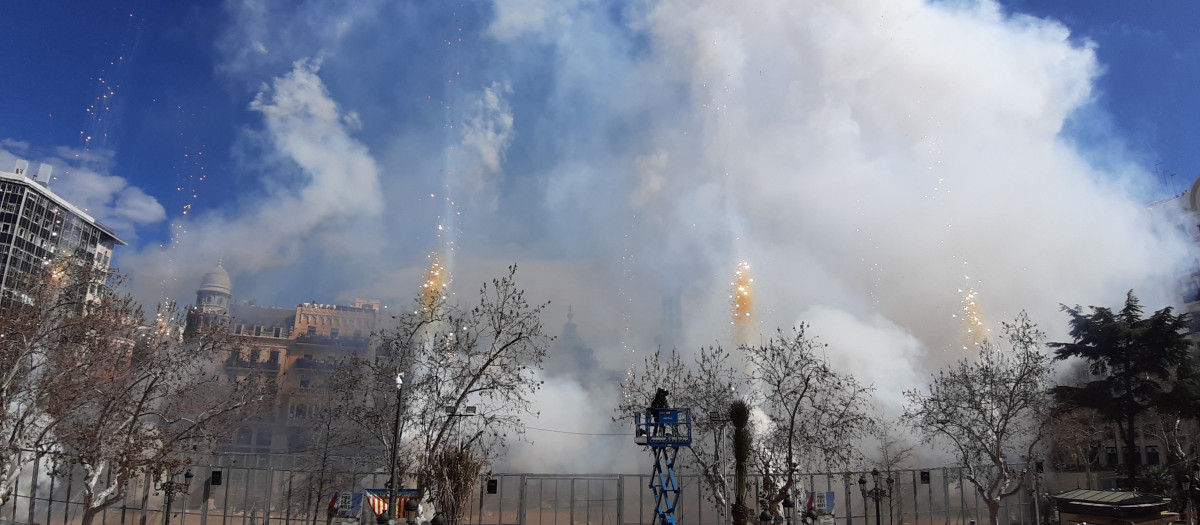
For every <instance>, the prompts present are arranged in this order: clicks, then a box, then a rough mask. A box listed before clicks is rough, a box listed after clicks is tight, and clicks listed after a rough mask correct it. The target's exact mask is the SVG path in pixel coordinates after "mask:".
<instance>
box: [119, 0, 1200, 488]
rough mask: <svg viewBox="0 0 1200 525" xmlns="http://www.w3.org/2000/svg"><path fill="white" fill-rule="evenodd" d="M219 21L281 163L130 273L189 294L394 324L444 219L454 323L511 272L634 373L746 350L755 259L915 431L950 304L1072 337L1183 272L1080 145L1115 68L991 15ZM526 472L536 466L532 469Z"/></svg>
mask: <svg viewBox="0 0 1200 525" xmlns="http://www.w3.org/2000/svg"><path fill="white" fill-rule="evenodd" d="M228 10H229V12H230V13H231V16H232V17H233V23H231V24H230V26H229V29H228V32H226V33H224V34H223V35H221V36H220V37H219V42H220V46H221V49H223V50H225V53H226V54H225V57H226V60H225V62H224V63H223V64H221V65H220V68H219V69H220V70H221V71H224V72H225V73H226V74H227V75H229V76H230V78H231V79H232V81H233V82H235V83H238V84H242V85H257V84H258V83H262V82H265V81H269V82H270V86H269V87H266V88H264V89H262V90H261V92H260V93H259V95H258V96H257V97H256V98H254V101H253V103H251V104H250V108H251V109H252V110H253V111H255V112H258V113H259V114H261V115H262V117H263V124H262V130H261V131H259V130H250V131H247V132H246V133H245V139H246V140H247V141H251V140H252V139H258V140H259V141H258V142H255V143H254V147H247V151H250V152H252V153H257V154H261V155H259V156H260V157H262V158H252V159H246V160H244V161H243V162H244V164H245V165H246V166H247V167H256V168H261V167H263V166H266V167H267V168H269V170H267V171H258V170H246V172H245V173H241V174H239V176H249V177H255V178H262V179H264V180H263V181H262V186H263V187H264V188H266V191H264V192H262V194H259V195H251V196H246V197H245V198H244V199H243V200H242V201H241V202H240V203H239V205H238V206H237V207H236V208H235V207H232V206H231V207H229V208H228V209H226V210H224V211H223V212H221V213H214V214H212V215H209V216H201V217H198V218H196V219H194V220H189V221H187V222H186V223H183V224H185V226H186V230H187V233H186V234H185V235H183V236H182V237H181V239H180V242H179V243H178V245H177V246H174V247H173V248H167V249H162V250H158V249H150V250H146V251H143V252H142V253H140V254H138V255H136V256H134V257H133V263H131V264H125V265H124V266H125V267H128V268H137V270H136V271H138V272H146V273H149V274H150V277H152V278H151V279H150V282H154V283H160V282H161V283H168V284H167V285H166V288H167V293H169V294H173V295H174V296H188V295H190V294H191V293H192V291H193V290H194V288H195V285H196V283H197V282H198V280H199V278H200V276H201V275H203V273H204V271H205V270H206V269H207V267H208V266H210V265H211V264H212V261H213V260H215V259H216V257H218V256H223V257H224V258H225V261H226V267H227V268H229V269H230V270H231V273H233V278H234V282H235V288H238V287H239V286H242V288H241V289H242V290H244V289H245V288H246V287H247V284H246V283H250V282H254V283H257V284H255V285H254V286H257V288H255V289H254V291H255V292H256V293H260V294H266V295H267V297H272V295H271V293H272V292H273V293H274V295H273V296H274V297H283V298H292V297H294V290H293V288H295V287H296V286H297V283H302V284H306V285H310V284H309V283H312V282H314V281H327V282H332V283H336V284H335V285H331V286H336V287H337V288H336V290H335V292H341V293H342V294H343V295H346V296H349V295H350V294H354V295H371V296H374V297H380V298H381V299H384V300H385V301H391V302H393V303H394V302H399V301H403V300H404V298H406V297H408V296H409V295H410V294H411V292H413V291H415V289H416V276H419V275H420V269H421V268H420V267H421V266H423V264H424V261H425V257H424V256H425V254H426V253H427V252H428V251H431V250H435V249H437V248H438V247H439V243H441V242H443V241H444V240H445V238H444V237H442V236H441V234H440V233H437V231H436V227H437V226H439V225H443V224H445V222H446V221H445V220H444V219H445V218H446V217H447V216H450V217H453V219H452V220H453V222H454V226H453V227H452V229H453V230H455V231H457V230H458V229H461V235H457V233H456V234H455V235H457V236H456V237H455V239H456V245H457V246H458V249H457V250H456V252H455V256H454V257H455V260H454V264H453V265H452V268H451V270H452V271H453V272H454V273H455V283H456V284H455V286H456V287H459V288H458V292H457V293H458V294H459V296H460V297H465V298H470V296H471V293H472V292H473V291H474V290H475V289H476V287H477V283H479V282H482V281H483V280H484V279H485V278H486V277H487V276H489V275H496V274H498V273H500V272H502V271H503V265H504V264H505V263H507V262H511V261H516V262H517V263H518V264H520V265H521V266H522V268H523V270H522V272H521V273H520V274H519V275H520V276H521V279H522V282H523V283H524V284H525V285H526V286H527V287H528V288H530V291H531V294H532V295H531V296H532V297H533V298H535V299H540V298H547V299H552V300H553V301H554V305H555V306H554V309H552V310H550V311H549V312H548V314H547V319H561V318H562V317H561V316H562V315H564V314H565V308H566V305H568V304H574V305H575V312H576V313H577V318H576V320H577V322H578V323H579V324H580V330H581V333H585V334H587V335H585V337H588V338H589V339H588V344H589V345H591V346H592V347H593V348H594V349H595V351H596V356H597V358H598V359H600V360H601V362H602V363H604V364H606V365H607V366H608V367H609V368H611V369H616V370H621V369H623V368H624V366H625V365H627V364H628V363H631V362H636V361H639V360H640V355H641V353H643V352H645V351H648V350H652V349H653V347H654V346H655V342H656V341H668V344H669V342H672V341H673V342H675V343H677V344H679V345H680V347H681V348H682V349H684V350H685V351H690V350H691V349H694V348H697V347H699V346H700V345H703V344H709V343H712V342H714V341H715V342H721V343H726V342H727V341H728V337H729V332H728V326H729V322H728V308H729V304H728V286H729V284H728V283H729V281H730V278H731V276H732V273H733V269H734V267H735V265H736V264H737V262H738V261H739V260H741V259H743V258H744V259H746V260H748V261H749V262H750V264H751V268H752V269H751V273H752V275H753V276H754V278H755V284H756V290H757V305H758V312H757V318H758V323H759V324H758V326H759V327H760V328H761V330H762V332H763V333H764V334H765V335H766V336H769V335H770V333H771V332H772V331H773V330H774V329H775V328H777V327H782V328H784V329H785V330H786V329H788V328H789V327H790V326H791V325H792V323H794V322H796V321H797V320H804V321H806V322H809V323H811V325H812V327H811V330H812V332H813V333H815V334H819V335H820V336H821V339H822V340H824V341H826V342H828V343H829V344H830V346H829V353H830V358H831V359H832V360H833V361H834V362H835V363H838V364H840V365H841V366H844V367H845V368H846V370H848V371H853V372H854V373H855V374H856V375H858V376H859V378H860V379H861V380H863V381H864V382H869V383H875V384H876V386H877V387H878V388H879V389H880V391H881V395H885V394H886V395H889V396H890V397H886V398H885V399H881V403H883V404H886V405H887V407H888V409H889V411H894V409H895V408H896V406H897V405H895V401H896V398H895V395H894V394H895V393H896V392H899V391H901V390H904V389H906V388H913V387H917V386H919V384H920V383H921V382H923V381H924V380H925V379H926V377H927V375H926V374H927V372H928V371H929V369H930V368H934V367H936V366H937V365H938V364H940V363H943V362H947V361H950V360H953V359H956V358H957V357H959V356H960V355H962V353H961V347H962V344H961V342H962V338H963V337H964V330H965V327H964V323H963V322H962V320H961V318H956V317H955V315H956V314H959V313H960V311H961V306H962V305H961V300H962V293H961V292H960V291H959V290H960V289H965V288H971V289H974V290H975V291H976V292H977V293H978V294H979V295H978V297H979V304H980V309H981V312H982V314H983V316H984V317H985V318H986V319H987V320H988V321H989V322H993V323H998V322H1000V321H1004V320H1011V319H1013V318H1014V317H1015V316H1016V314H1017V312H1019V311H1021V310H1027V311H1028V312H1029V314H1030V316H1031V317H1032V319H1033V320H1034V321H1036V322H1038V323H1039V324H1040V325H1041V327H1042V328H1043V329H1044V330H1045V331H1046V332H1048V333H1049V334H1050V336H1051V338H1056V337H1059V338H1060V337H1064V332H1065V322H1066V319H1065V317H1064V316H1063V315H1062V314H1061V313H1060V312H1059V311H1058V304H1059V303H1068V304H1076V303H1080V304H1100V305H1105V304H1107V305H1113V304H1118V303H1119V301H1120V300H1121V299H1122V297H1123V293H1124V292H1125V291H1126V290H1128V289H1130V288H1134V289H1136V290H1137V291H1138V292H1139V293H1140V294H1141V295H1142V296H1143V298H1144V299H1146V304H1147V305H1161V304H1163V303H1164V302H1165V301H1169V300H1170V297H1171V295H1170V292H1169V285H1170V284H1171V279H1173V276H1174V275H1175V273H1174V272H1175V271H1176V270H1177V269H1178V267H1179V265H1181V264H1183V263H1184V262H1187V261H1190V253H1191V250H1192V248H1191V247H1189V246H1187V244H1186V242H1184V241H1183V240H1182V239H1179V238H1175V237H1171V236H1169V235H1158V234H1156V233H1155V232H1156V230H1155V228H1154V225H1153V224H1152V223H1151V221H1150V217H1149V214H1147V213H1145V206H1144V203H1142V202H1141V197H1140V195H1142V193H1143V188H1142V187H1141V186H1140V185H1139V181H1143V180H1145V181H1149V180H1150V177H1149V176H1147V174H1146V173H1145V168H1144V167H1143V168H1140V169H1139V168H1138V167H1137V162H1136V159H1128V158H1124V157H1123V155H1122V153H1121V151H1122V150H1121V149H1120V148H1110V149H1108V150H1107V151H1106V156H1105V157H1104V158H1098V157H1094V156H1091V155H1090V152H1087V151H1084V150H1082V149H1081V148H1080V146H1079V145H1076V144H1073V143H1072V140H1071V137H1065V136H1063V135H1062V130H1063V126H1064V123H1065V122H1066V121H1067V120H1068V119H1070V118H1071V117H1072V116H1074V115H1079V114H1081V113H1093V112H1097V111H1099V110H1098V108H1097V107H1096V106H1095V105H1094V101H1093V97H1094V94H1093V89H1094V87H1093V86H1094V83H1095V80H1096V77H1097V75H1099V74H1100V71H1101V70H1102V65H1101V64H1098V63H1097V60H1096V56H1095V53H1094V50H1093V49H1092V48H1091V47H1090V46H1089V45H1087V44H1083V45H1080V44H1077V43H1075V42H1073V41H1072V40H1071V39H1070V38H1069V37H1070V35H1069V33H1068V31H1067V30H1066V28H1064V27H1063V26H1062V25H1061V24H1058V23H1056V22H1054V21H1049V20H1041V19H1036V18H1031V17H1027V16H1022V15H1019V14H1008V13H1004V12H1002V11H1001V10H1000V8H999V7H998V6H997V5H996V4H995V3H994V2H990V1H982V0H981V1H978V2H964V3H928V2H923V1H919V0H899V1H897V0H887V1H884V0H879V1H865V2H852V3H848V2H834V1H828V2H793V1H787V0H767V1H763V2H755V3H754V4H753V5H750V4H746V3H739V2H727V1H718V0H701V1H696V0H662V1H658V2H635V3H628V2H602V1H596V2H576V3H571V4H563V3H555V2H540V1H536V0H526V1H523V2H512V3H509V2H496V3H495V4H494V5H490V6H488V5H486V4H471V5H469V6H459V7H458V8H455V9H450V8H447V7H444V6H440V5H437V4H430V5H416V4H411V5H410V4H406V5H405V6H404V7H387V6H384V5H383V4H380V3H363V5H359V4H358V3H355V4H352V5H343V6H332V5H328V4H325V3H318V2H313V3H305V4H302V5H300V6H286V7H285V6H274V5H271V4H269V3H265V2H262V3H260V2H250V1H245V2H233V3H231V4H230V5H229V7H228ZM301 36H302V37H303V38H301ZM256 50H257V51H256ZM306 57H321V60H320V61H316V60H307V59H306ZM296 60H299V61H298V62H295V63H294V65H293V66H291V69H290V71H289V72H287V73H286V74H282V75H279V76H277V77H275V78H273V79H272V78H263V77H262V75H263V74H262V73H261V71H264V70H272V69H271V67H268V66H276V67H278V65H279V64H291V63H293V61H296ZM318 65H319V67H318ZM351 131H353V133H354V134H353V136H352V135H351ZM259 150H262V151H259ZM231 176H232V175H231ZM447 194H449V195H450V198H452V199H455V200H456V201H457V204H456V205H454V206H455V207H454V208H453V209H450V210H449V211H448V210H447V208H446V204H445V202H446V200H447V197H446V195H447ZM458 213H461V214H462V216H461V218H458ZM164 261H165V262H164ZM289 268H290V269H292V270H289ZM159 269H161V271H160V270H159ZM154 272H159V273H158V274H155V273H154ZM313 276H320V279H315V278H314V277H313ZM139 279H140V278H139ZM238 293H240V292H239V290H235V294H238ZM664 297H665V298H667V300H666V301H664ZM323 300H327V299H323ZM664 303H666V304H664ZM284 304H286V303H284ZM672 307H674V308H675V309H676V310H677V311H678V312H679V315H680V317H681V319H682V325H683V328H682V330H683V333H682V334H678V337H677V338H675V337H667V335H669V334H665V332H667V331H668V330H669V328H664V320H669V319H667V318H668V317H669V316H667V315H665V314H664V312H666V311H668V310H671V309H672ZM547 324H552V323H550V322H549V321H547ZM548 393H553V394H555V395H543V397H541V398H539V403H541V404H542V407H543V412H544V413H546V414H556V415H558V416H556V417H554V418H551V420H552V421H554V423H553V426H557V428H560V429H563V430H579V429H580V428H591V427H587V425H589V424H590V423H581V421H585V422H586V421H592V420H596V419H599V418H603V420H604V421H607V414H604V413H603V412H605V411H600V410H595V411H592V412H591V413H590V414H589V413H582V412H579V411H576V412H575V413H576V414H578V415H579V417H577V418H576V419H575V420H573V421H572V420H571V418H570V417H568V416H569V414H571V413H572V412H571V411H570V409H569V408H568V407H569V406H570V405H569V403H576V402H578V400H579V399H580V398H581V397H582V394H580V391H579V390H578V389H574V390H573V389H572V387H571V385H563V384H560V385H553V386H551V387H548ZM589 399H590V400H591V401H592V403H591V404H592V405H601V404H603V403H604V400H601V399H596V398H595V396H592V397H590V398H589ZM612 402H613V403H615V402H616V399H615V398H614V399H613V400H612ZM597 412H601V413H597ZM542 424H545V425H546V426H548V427H549V426H552V424H550V423H542ZM579 425H582V426H579ZM556 443H559V442H556ZM587 443H588V440H586V439H582V438H581V439H579V440H576V441H563V442H561V445H562V446H568V445H572V444H574V445H575V446H577V447H582V446H587ZM556 446H558V445H556ZM579 450H583V449H579ZM563 454H567V452H565V449H564V452H563ZM576 455H577V456H578V457H588V455H587V454H586V453H583V452H579V453H577V454H576ZM513 457H514V458H519V459H520V460H518V459H514V460H513V461H511V462H510V465H512V466H513V467H514V468H525V469H527V470H543V469H542V468H538V464H537V463H536V462H537V461H538V460H539V459H540V458H542V457H544V456H543V455H538V454H534V453H531V452H529V451H521V450H514V456H513ZM522 461H527V462H528V463H522ZM606 461H607V460H606ZM605 464H607V463H597V464H596V466H595V468H584V467H583V466H580V465H578V464H571V465H561V468H571V469H577V470H602V469H603V467H604V465H605Z"/></svg>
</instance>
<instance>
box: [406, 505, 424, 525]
mask: <svg viewBox="0 0 1200 525" xmlns="http://www.w3.org/2000/svg"><path fill="white" fill-rule="evenodd" d="M419 509H420V505H418V504H417V501H416V500H412V499H410V500H408V501H406V502H404V520H405V521H407V522H408V525H413V523H415V522H416V520H417V510H419Z"/></svg>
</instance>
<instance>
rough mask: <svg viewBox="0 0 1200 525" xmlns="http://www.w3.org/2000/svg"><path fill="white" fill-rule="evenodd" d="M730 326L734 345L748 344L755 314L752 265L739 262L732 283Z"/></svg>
mask: <svg viewBox="0 0 1200 525" xmlns="http://www.w3.org/2000/svg"><path fill="white" fill-rule="evenodd" d="M730 286H731V288H732V289H731V290H730V295H729V302H730V312H729V314H730V318H731V320H730V324H732V325H733V344H735V345H741V344H748V343H749V338H750V335H751V327H752V326H753V321H752V320H751V317H752V315H751V314H753V313H754V279H753V278H751V277H750V263H747V262H746V261H742V262H739V263H738V265H737V270H736V271H735V272H734V273H733V282H732V283H730Z"/></svg>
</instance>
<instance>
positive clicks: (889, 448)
mask: <svg viewBox="0 0 1200 525" xmlns="http://www.w3.org/2000/svg"><path fill="white" fill-rule="evenodd" d="M896 423H899V422H898V421H897V422H896ZM897 426H899V425H897V424H893V423H892V422H888V423H885V424H881V425H879V427H878V428H876V431H875V435H876V436H877V437H878V438H879V470H880V471H881V472H882V473H883V475H884V477H885V478H892V479H895V478H896V475H897V474H898V473H897V472H896V471H897V470H900V469H903V468H906V467H908V460H909V459H911V458H912V454H913V450H915V449H916V446H915V445H913V444H912V443H911V442H909V441H908V440H906V439H904V438H902V437H899V436H897V435H896V434H895V433H893V432H892V430H893V429H895V428H896V427H897ZM887 501H888V512H889V513H891V514H893V515H894V514H895V513H896V512H898V511H900V509H903V508H904V494H903V491H899V490H896V491H893V492H892V494H891V497H889V498H887Z"/></svg>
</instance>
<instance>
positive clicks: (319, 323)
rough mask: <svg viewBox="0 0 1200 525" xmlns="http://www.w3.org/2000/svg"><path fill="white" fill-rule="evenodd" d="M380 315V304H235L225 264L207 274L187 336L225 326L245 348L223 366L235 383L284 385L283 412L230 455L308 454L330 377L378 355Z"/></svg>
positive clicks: (263, 419) (238, 442)
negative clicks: (251, 380) (341, 366)
mask: <svg viewBox="0 0 1200 525" xmlns="http://www.w3.org/2000/svg"><path fill="white" fill-rule="evenodd" d="M379 308H380V305H379V301H367V300H361V299H360V300H356V301H355V302H354V304H353V305H329V304H318V303H301V304H298V305H296V306H295V307H292V308H281V307H272V306H255V305H252V304H244V303H239V302H237V301H235V300H234V296H233V284H232V280H231V279H230V278H229V274H228V273H227V272H226V271H225V269H224V268H223V267H222V266H221V265H220V264H218V265H217V266H216V267H215V268H213V269H212V271H210V272H208V273H207V274H205V275H204V278H203V279H202V280H201V282H200V286H199V288H197V290H196V304H195V305H194V306H192V307H191V308H190V309H189V310H188V314H187V325H186V328H185V330H184V336H185V337H187V336H188V335H189V334H191V333H194V332H195V330H197V329H199V328H200V327H202V326H204V325H206V324H212V323H224V324H226V325H227V326H228V327H229V330H230V332H232V333H234V334H236V335H240V336H242V338H243V340H244V342H245V344H243V345H242V346H241V348H240V349H239V350H238V352H237V353H235V354H231V355H229V356H228V358H227V359H225V361H224V362H223V363H221V366H222V369H223V371H224V372H225V373H226V374H227V375H228V376H229V377H230V378H231V379H237V378H243V377H248V376H252V375H255V374H259V375H263V374H266V375H270V376H273V377H274V378H275V380H276V382H277V384H278V385H279V393H278V397H277V403H276V406H275V407H274V408H273V409H272V410H270V411H268V412H265V413H262V414H259V415H258V416H257V417H255V418H251V419H250V420H248V421H246V424H245V425H243V426H242V427H241V428H239V429H237V432H236V433H235V436H234V439H233V441H232V443H231V447H230V451H231V452H246V453H259V454H266V453H284V452H291V453H303V452H305V451H306V448H307V446H308V445H307V442H308V439H307V432H308V430H309V429H310V427H311V426H312V425H311V421H312V420H313V419H314V418H315V417H316V416H317V415H318V414H320V411H322V410H326V409H327V407H328V399H329V398H328V395H329V393H328V392H327V391H326V389H325V387H326V385H327V380H328V377H329V373H330V372H331V371H332V370H333V369H334V366H335V363H337V362H338V361H339V360H342V359H344V358H347V357H349V356H351V355H359V356H363V357H366V356H367V355H368V353H369V352H371V348H372V346H371V343H370V342H371V334H372V333H374V332H375V330H376V325H377V323H378V322H379Z"/></svg>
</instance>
